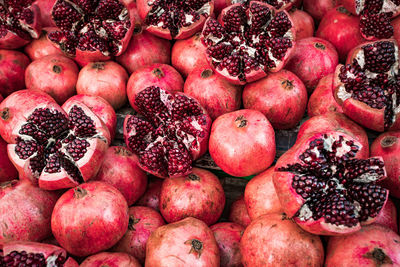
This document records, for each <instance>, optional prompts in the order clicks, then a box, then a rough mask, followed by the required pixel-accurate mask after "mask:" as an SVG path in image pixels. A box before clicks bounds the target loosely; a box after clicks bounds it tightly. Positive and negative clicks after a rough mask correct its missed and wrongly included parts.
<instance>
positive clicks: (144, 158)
mask: <svg viewBox="0 0 400 267" xmlns="http://www.w3.org/2000/svg"><path fill="white" fill-rule="evenodd" d="M135 105H136V106H137V108H138V110H139V112H140V113H141V114H143V116H144V117H141V116H136V115H128V116H127V117H126V118H125V121H124V139H125V143H126V146H127V147H128V148H129V149H130V150H131V151H132V152H134V153H135V154H137V155H138V156H139V166H140V167H141V168H142V169H143V170H145V171H147V172H149V173H150V174H153V175H155V176H157V177H175V176H184V175H188V174H189V173H191V172H192V163H193V161H194V160H196V159H198V158H199V157H200V156H202V155H203V154H204V153H205V152H206V150H207V146H208V136H209V131H210V127H211V118H210V117H209V116H208V115H207V113H206V112H205V111H204V109H203V108H202V107H201V106H200V104H199V103H198V102H197V101H196V100H195V99H194V98H191V97H188V96H186V95H185V94H183V93H176V94H175V95H173V94H171V93H170V92H169V91H167V90H164V89H161V88H160V87H157V86H150V87H147V88H146V89H144V90H143V91H141V92H140V93H138V94H137V95H136V97H135ZM0 107H1V105H0Z"/></svg>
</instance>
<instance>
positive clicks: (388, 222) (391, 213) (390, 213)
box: [374, 161, 398, 233]
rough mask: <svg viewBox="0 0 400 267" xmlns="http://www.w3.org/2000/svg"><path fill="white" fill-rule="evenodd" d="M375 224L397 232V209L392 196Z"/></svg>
mask: <svg viewBox="0 0 400 267" xmlns="http://www.w3.org/2000/svg"><path fill="white" fill-rule="evenodd" d="M385 163H386V161H385ZM374 224H380V225H382V226H385V227H387V228H389V229H391V230H393V231H394V232H396V233H397V231H398V229H397V210H396V206H395V205H394V203H393V201H392V200H390V198H388V200H387V202H386V205H385V207H383V209H382V212H381V213H380V214H379V215H378V217H376V220H375V222H374Z"/></svg>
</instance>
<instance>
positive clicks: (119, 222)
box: [51, 181, 129, 256]
mask: <svg viewBox="0 0 400 267" xmlns="http://www.w3.org/2000/svg"><path fill="white" fill-rule="evenodd" d="M128 221H129V215H128V205H127V203H126V200H125V198H124V197H123V195H122V194H121V193H120V192H119V191H118V190H117V189H115V188H114V187H113V186H111V185H108V184H106V183H103V182H97V181H95V182H90V183H84V184H81V185H79V186H78V187H75V188H73V189H70V190H68V191H67V192H65V193H64V194H63V195H62V196H61V197H60V199H59V200H58V201H57V204H56V206H55V207H54V210H53V214H52V217H51V229H52V231H53V235H54V237H55V238H56V239H57V241H58V243H59V244H60V245H61V246H62V247H63V248H65V249H66V250H67V251H68V252H69V253H71V254H72V255H76V256H88V255H91V254H94V253H97V252H100V251H103V250H106V249H109V248H111V247H112V246H113V245H115V244H116V243H117V242H118V240H119V239H121V237H122V236H123V235H124V233H125V232H126V230H127V229H128Z"/></svg>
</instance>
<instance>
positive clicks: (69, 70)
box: [25, 55, 79, 105]
mask: <svg viewBox="0 0 400 267" xmlns="http://www.w3.org/2000/svg"><path fill="white" fill-rule="evenodd" d="M78 73H79V69H78V66H77V65H76V64H75V62H74V61H73V60H72V59H69V58H67V57H65V56H62V55H49V56H46V57H43V58H40V59H38V60H35V61H33V62H32V63H31V64H29V66H28V67H27V68H26V71H25V83H26V87H27V88H28V89H30V90H37V91H42V92H45V93H47V94H49V95H50V96H51V97H53V98H54V100H56V101H57V103H59V104H60V105H61V104H63V103H64V102H65V101H66V100H67V99H68V98H70V97H71V96H73V95H74V94H76V89H75V86H76V82H77V79H78Z"/></svg>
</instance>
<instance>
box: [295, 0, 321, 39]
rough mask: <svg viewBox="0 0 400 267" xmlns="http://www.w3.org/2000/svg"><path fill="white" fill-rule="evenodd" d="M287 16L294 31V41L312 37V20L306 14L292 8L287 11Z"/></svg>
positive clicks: (313, 27)
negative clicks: (291, 22)
mask: <svg viewBox="0 0 400 267" xmlns="http://www.w3.org/2000/svg"><path fill="white" fill-rule="evenodd" d="M289 15H290V17H291V18H292V21H293V25H294V28H295V30H296V40H300V39H304V38H308V37H313V36H314V30H315V25H314V19H313V18H312V17H311V16H310V15H309V14H308V13H307V12H305V11H303V10H301V9H298V8H296V7H293V8H292V9H291V10H290V11H289Z"/></svg>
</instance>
